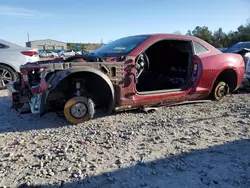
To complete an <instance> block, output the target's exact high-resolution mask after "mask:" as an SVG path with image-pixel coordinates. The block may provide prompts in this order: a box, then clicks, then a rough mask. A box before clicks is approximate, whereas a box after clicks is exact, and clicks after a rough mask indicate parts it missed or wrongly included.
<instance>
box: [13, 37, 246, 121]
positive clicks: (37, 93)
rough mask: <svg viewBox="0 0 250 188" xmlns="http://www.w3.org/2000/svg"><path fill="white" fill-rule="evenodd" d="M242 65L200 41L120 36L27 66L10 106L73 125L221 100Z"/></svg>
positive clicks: (242, 70) (237, 83)
mask: <svg viewBox="0 0 250 188" xmlns="http://www.w3.org/2000/svg"><path fill="white" fill-rule="evenodd" d="M244 73H245V64H244V60H243V58H242V56H240V55H238V54H231V53H222V52H220V51H219V50H217V49H216V48H214V47H213V46H211V45H210V44H208V43H206V42H205V41H203V40H201V39H199V38H195V37H191V36H183V35H174V34H147V35H136V36H129V37H124V38H121V39H118V40H115V41H113V42H111V43H109V44H106V45H104V46H102V47H100V48H99V49H97V50H95V51H93V52H91V53H87V54H85V55H83V56H75V57H71V58H70V59H66V60H63V59H56V60H53V61H41V62H36V63H27V64H25V65H24V66H22V67H21V75H20V78H19V80H17V81H16V82H15V83H10V84H9V85H8V89H9V91H10V93H11V96H12V101H13V106H14V107H15V108H17V109H19V108H21V107H22V105H23V104H24V103H29V105H30V107H31V112H32V113H36V114H44V113H46V112H48V111H63V112H64V115H65V117H66V119H67V120H68V121H69V122H71V123H73V124H78V123H81V122H84V121H86V120H89V119H92V118H93V117H94V114H95V112H96V109H99V108H105V109H107V112H109V113H110V112H113V111H120V110H127V109H135V108H143V107H149V106H150V107H152V106H159V105H169V104H173V103H181V102H184V101H193V100H201V99H207V98H211V99H215V100H220V99H222V98H223V97H224V96H225V95H226V94H227V93H228V92H233V91H235V90H236V89H237V88H239V86H240V85H241V83H242V80H243V76H244Z"/></svg>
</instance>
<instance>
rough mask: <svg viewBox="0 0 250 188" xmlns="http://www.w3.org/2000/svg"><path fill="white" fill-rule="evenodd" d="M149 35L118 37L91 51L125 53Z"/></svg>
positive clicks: (96, 52)
mask: <svg viewBox="0 0 250 188" xmlns="http://www.w3.org/2000/svg"><path fill="white" fill-rule="evenodd" d="M149 37H150V35H140V36H130V37H124V38H120V39H118V40H115V41H113V42H111V43H108V44H106V45H104V46H102V47H100V48H98V49H96V50H94V51H93V52H92V53H94V54H119V55H121V54H122V55H127V54H128V53H129V52H131V51H132V50H133V49H135V48H136V47H137V46H139V45H140V44H141V43H142V42H144V41H145V40H147V39H148V38H149Z"/></svg>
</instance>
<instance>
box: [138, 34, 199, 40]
mask: <svg viewBox="0 0 250 188" xmlns="http://www.w3.org/2000/svg"><path fill="white" fill-rule="evenodd" d="M133 36H151V37H152V36H154V37H162V38H165V37H166V38H182V39H189V40H201V39H199V38H198V37H194V36H189V35H181V34H170V33H151V34H139V35H133Z"/></svg>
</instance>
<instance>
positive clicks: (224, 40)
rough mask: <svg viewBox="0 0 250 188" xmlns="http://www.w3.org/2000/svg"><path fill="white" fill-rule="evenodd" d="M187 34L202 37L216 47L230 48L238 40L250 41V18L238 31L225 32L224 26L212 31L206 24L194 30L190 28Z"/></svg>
mask: <svg viewBox="0 0 250 188" xmlns="http://www.w3.org/2000/svg"><path fill="white" fill-rule="evenodd" d="M186 35H190V36H195V37H198V38H201V39H203V40H205V41H206V42H208V43H210V44H211V45H213V46H215V47H216V48H228V47H230V46H232V45H234V44H236V43H237V42H245V41H250V19H249V20H248V21H247V22H246V23H245V24H244V25H240V26H239V27H238V28H237V30H236V31H230V32H228V33H225V32H224V31H223V30H222V28H219V29H218V30H216V31H214V32H212V31H211V30H209V28H208V27H206V26H202V27H201V26H197V27H195V29H194V30H193V31H191V30H188V32H187V34H186Z"/></svg>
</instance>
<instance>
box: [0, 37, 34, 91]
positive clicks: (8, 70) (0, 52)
mask: <svg viewBox="0 0 250 188" xmlns="http://www.w3.org/2000/svg"><path fill="white" fill-rule="evenodd" d="M35 61H39V56H38V50H37V49H32V48H26V47H22V46H19V45H17V44H13V43H11V42H8V41H5V40H2V39H0V90H2V89H6V87H7V84H8V82H9V81H16V79H17V75H18V73H19V71H20V70H19V68H20V66H21V65H23V64H25V63H27V62H35Z"/></svg>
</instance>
